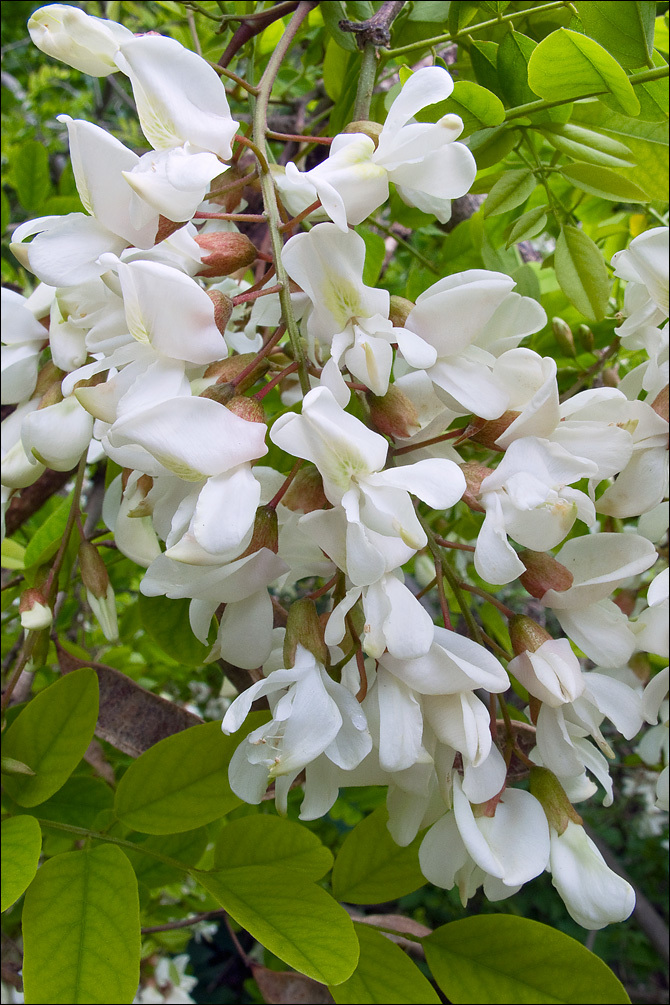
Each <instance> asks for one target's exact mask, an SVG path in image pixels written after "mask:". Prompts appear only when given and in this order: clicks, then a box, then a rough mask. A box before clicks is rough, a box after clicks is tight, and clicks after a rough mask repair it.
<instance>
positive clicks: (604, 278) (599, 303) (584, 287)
mask: <svg viewBox="0 0 670 1005" xmlns="http://www.w3.org/2000/svg"><path fill="white" fill-rule="evenodd" d="M554 265H555V268H556V279H557V280H558V285H559V286H560V287H561V289H562V290H563V292H564V293H565V295H566V297H567V298H568V300H569V301H570V303H571V304H572V305H573V306H574V307H576V308H577V310H578V311H580V312H581V313H582V314H583V315H584V317H585V318H586V319H587V320H588V321H602V319H603V318H604V317H605V314H606V313H607V305H608V300H609V289H610V283H609V278H608V275H607V267H606V265H605V260H604V258H603V256H602V254H601V253H600V251H599V250H598V248H597V246H596V245H595V244H594V242H593V241H592V240H591V238H590V237H589V236H588V235H587V234H585V233H584V231H583V230H579V229H578V228H577V227H562V228H561V233H560V235H559V237H558V241H557V242H556V251H555V252H554Z"/></svg>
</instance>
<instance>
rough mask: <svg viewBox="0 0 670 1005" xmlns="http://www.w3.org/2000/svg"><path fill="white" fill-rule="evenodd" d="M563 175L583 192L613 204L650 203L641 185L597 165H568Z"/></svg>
mask: <svg viewBox="0 0 670 1005" xmlns="http://www.w3.org/2000/svg"><path fill="white" fill-rule="evenodd" d="M561 174H562V175H563V177H564V178H567V179H568V181H569V182H572V184H573V185H574V186H575V187H576V188H578V189H581V191H582V192H589V193H590V195H597V196H599V197H600V198H601V199H609V200H611V201H612V202H649V197H648V196H647V194H646V193H645V192H643V191H642V189H641V188H640V187H639V185H636V184H635V183H634V182H632V181H629V180H628V179H627V178H624V176H623V175H622V174H619V172H618V171H611V170H610V169H609V168H605V167H597V166H596V165H595V164H567V165H566V166H565V167H563V168H561Z"/></svg>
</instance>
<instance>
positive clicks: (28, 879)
mask: <svg viewBox="0 0 670 1005" xmlns="http://www.w3.org/2000/svg"><path fill="white" fill-rule="evenodd" d="M41 849H42V831H41V829H40V825H39V824H38V822H37V820H36V819H35V817H31V816H28V815H26V816H24V817H7V819H6V820H3V821H2V894H1V896H0V900H1V901H2V903H1V904H0V910H2V911H6V910H7V908H8V907H11V906H12V904H13V903H15V901H17V900H18V899H19V897H20V896H21V894H22V893H25V891H26V890H27V889H28V887H29V886H30V884H31V883H32V881H33V878H34V876H35V873H36V872H37V865H38V862H39V860H40V851H41Z"/></svg>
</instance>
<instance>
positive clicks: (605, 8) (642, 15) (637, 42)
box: [575, 0, 656, 70]
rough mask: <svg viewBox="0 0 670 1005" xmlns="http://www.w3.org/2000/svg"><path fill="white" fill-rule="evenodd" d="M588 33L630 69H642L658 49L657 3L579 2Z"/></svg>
mask: <svg viewBox="0 0 670 1005" xmlns="http://www.w3.org/2000/svg"><path fill="white" fill-rule="evenodd" d="M575 7H576V8H577V11H578V12H579V19H580V21H581V22H582V25H583V27H584V31H585V32H586V34H587V35H589V37H590V38H594V39H595V40H596V42H599V43H600V45H602V46H603V47H604V48H605V49H607V51H608V52H609V53H611V54H612V56H614V58H615V59H616V61H617V62H618V63H619V64H620V65H621V66H623V67H625V68H626V69H629V70H632V69H635V67H639V66H642V65H643V64H644V63H646V62H647V59H648V58H649V57H650V56H651V52H652V49H653V48H654V20H655V18H656V4H655V3H654V2H653V0H642V2H640V0H623V2H622V0H606V2H603V0H588V2H584V0H582V2H577V3H575Z"/></svg>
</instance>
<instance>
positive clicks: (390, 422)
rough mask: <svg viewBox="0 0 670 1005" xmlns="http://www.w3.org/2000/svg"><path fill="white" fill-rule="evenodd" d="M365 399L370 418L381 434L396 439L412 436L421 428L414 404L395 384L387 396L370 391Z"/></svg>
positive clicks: (391, 386) (391, 385)
mask: <svg viewBox="0 0 670 1005" xmlns="http://www.w3.org/2000/svg"><path fill="white" fill-rule="evenodd" d="M365 399H366V401H367V403H368V408H369V409H370V418H371V419H372V422H373V423H374V425H375V428H376V429H378V430H379V432H380V433H384V434H385V435H386V436H392V437H393V438H394V439H395V438H397V437H405V436H411V435H412V434H413V433H416V432H417V431H418V430H419V429H420V428H421V423H420V422H419V416H418V414H417V411H416V408H415V407H414V403H413V402H412V401H411V400H410V399H409V398H408V397H407V395H406V394H405V393H404V392H403V391H401V390H400V388H399V387H396V385H395V384H389V388H388V391H387V392H386V394H385V395H383V396H381V397H380V396H377V395H376V394H373V393H372V392H371V391H369V392H368V393H367V394H366V395H365Z"/></svg>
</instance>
